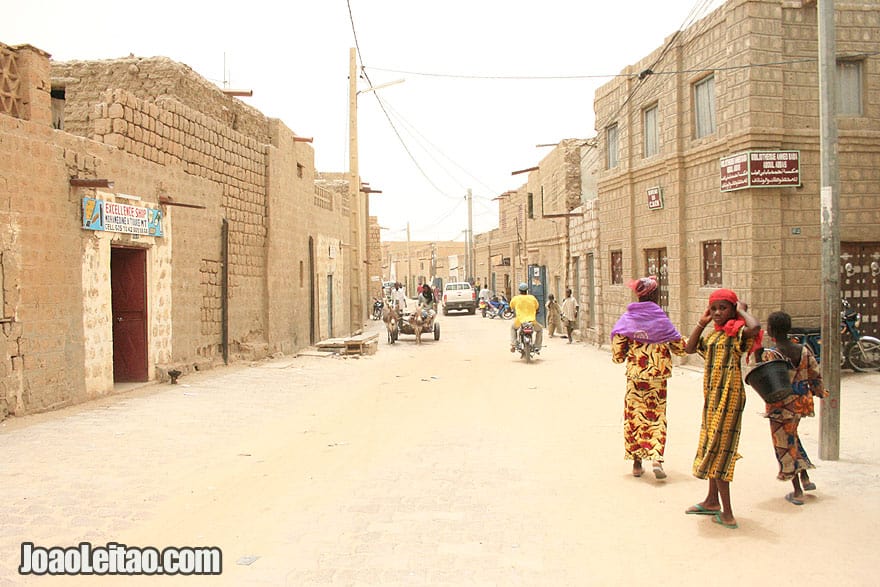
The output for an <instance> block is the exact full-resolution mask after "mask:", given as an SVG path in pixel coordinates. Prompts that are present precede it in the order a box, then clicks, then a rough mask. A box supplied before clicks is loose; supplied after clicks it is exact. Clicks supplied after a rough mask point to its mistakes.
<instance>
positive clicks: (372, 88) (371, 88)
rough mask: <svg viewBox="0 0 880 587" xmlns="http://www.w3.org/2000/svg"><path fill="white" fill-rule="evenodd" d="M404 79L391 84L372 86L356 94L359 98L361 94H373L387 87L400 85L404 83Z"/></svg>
mask: <svg viewBox="0 0 880 587" xmlns="http://www.w3.org/2000/svg"><path fill="white" fill-rule="evenodd" d="M405 81H406V80H405V79H397V80H394V81H393V82H386V83H384V84H379V85H378V86H372V87H370V88H367V89H366V90H358V92H357V94H358V96H360V95H361V94H366V93H367V92H375V91H376V90H381V89H382V88H387V87H388V86H396V85H397V84H402V83H403V82H405Z"/></svg>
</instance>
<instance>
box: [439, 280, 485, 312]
mask: <svg viewBox="0 0 880 587" xmlns="http://www.w3.org/2000/svg"><path fill="white" fill-rule="evenodd" d="M450 310H467V311H468V314H473V313H474V312H476V311H477V291H476V290H475V289H474V288H473V287H472V286H471V284H470V283H468V282H466V281H453V282H451V283H447V284H446V285H445V286H443V315H444V316H446V315H447V314H449V312H450Z"/></svg>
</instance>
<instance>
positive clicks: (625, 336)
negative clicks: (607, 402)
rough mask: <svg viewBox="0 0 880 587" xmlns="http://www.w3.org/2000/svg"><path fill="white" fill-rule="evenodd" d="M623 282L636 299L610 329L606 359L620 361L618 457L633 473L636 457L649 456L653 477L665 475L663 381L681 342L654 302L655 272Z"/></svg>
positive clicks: (638, 467)
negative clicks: (623, 369) (621, 420)
mask: <svg viewBox="0 0 880 587" xmlns="http://www.w3.org/2000/svg"><path fill="white" fill-rule="evenodd" d="M629 287H630V288H631V289H632V290H633V291H634V292H635V294H636V296H638V298H639V301H638V302H635V303H632V304H630V305H629V306H627V308H626V312H624V313H623V315H622V316H621V317H620V319H618V320H617V323H616V324H615V325H614V328H613V329H612V330H611V353H612V354H611V358H612V360H613V361H614V362H615V363H623V362H624V361H626V397H625V399H624V409H623V418H624V423H623V442H624V451H625V452H624V458H625V459H626V460H630V459H631V460H632V461H633V469H632V474H633V476H634V477H641V476H642V472H643V471H642V461H643V460H647V459H650V460H651V461H652V469H653V471H654V476H655V477H656V478H657V479H665V478H666V472H665V471H664V470H663V451H664V450H665V448H666V380H667V379H669V377H670V375H672V355H673V354H675V355H684V354H685V353H684V348H685V341H684V340H683V339H682V337H681V334H679V332H678V330H676V329H675V326H673V325H672V322H670V320H669V317H668V316H667V315H666V313H665V312H664V311H663V309H662V308H661V307H660V306H659V305H657V302H658V300H659V299H660V290H659V289H658V283H657V278H656V277H654V276H650V277H642V278H641V279H638V280H634V281H631V282H630V283H629Z"/></svg>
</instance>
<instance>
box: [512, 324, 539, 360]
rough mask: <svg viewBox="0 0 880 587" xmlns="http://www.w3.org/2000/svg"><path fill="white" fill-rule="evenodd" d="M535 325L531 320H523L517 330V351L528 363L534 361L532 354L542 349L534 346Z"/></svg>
mask: <svg viewBox="0 0 880 587" xmlns="http://www.w3.org/2000/svg"><path fill="white" fill-rule="evenodd" d="M534 336H535V327H534V325H533V324H532V323H531V322H523V323H522V324H520V326H519V329H518V330H517V331H516V351H517V352H518V353H519V356H520V357H521V358H522V359H523V360H525V362H526V363H531V362H532V355H534V354H538V353H539V352H540V349H535V347H534Z"/></svg>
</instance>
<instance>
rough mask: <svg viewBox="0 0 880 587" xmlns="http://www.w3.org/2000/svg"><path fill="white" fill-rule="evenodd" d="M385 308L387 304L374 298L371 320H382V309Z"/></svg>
mask: <svg viewBox="0 0 880 587" xmlns="http://www.w3.org/2000/svg"><path fill="white" fill-rule="evenodd" d="M384 307H385V302H383V301H382V300H380V299H379V298H373V311H372V312H371V313H370V318H372V319H373V320H381V319H382V309H383V308H384Z"/></svg>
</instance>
